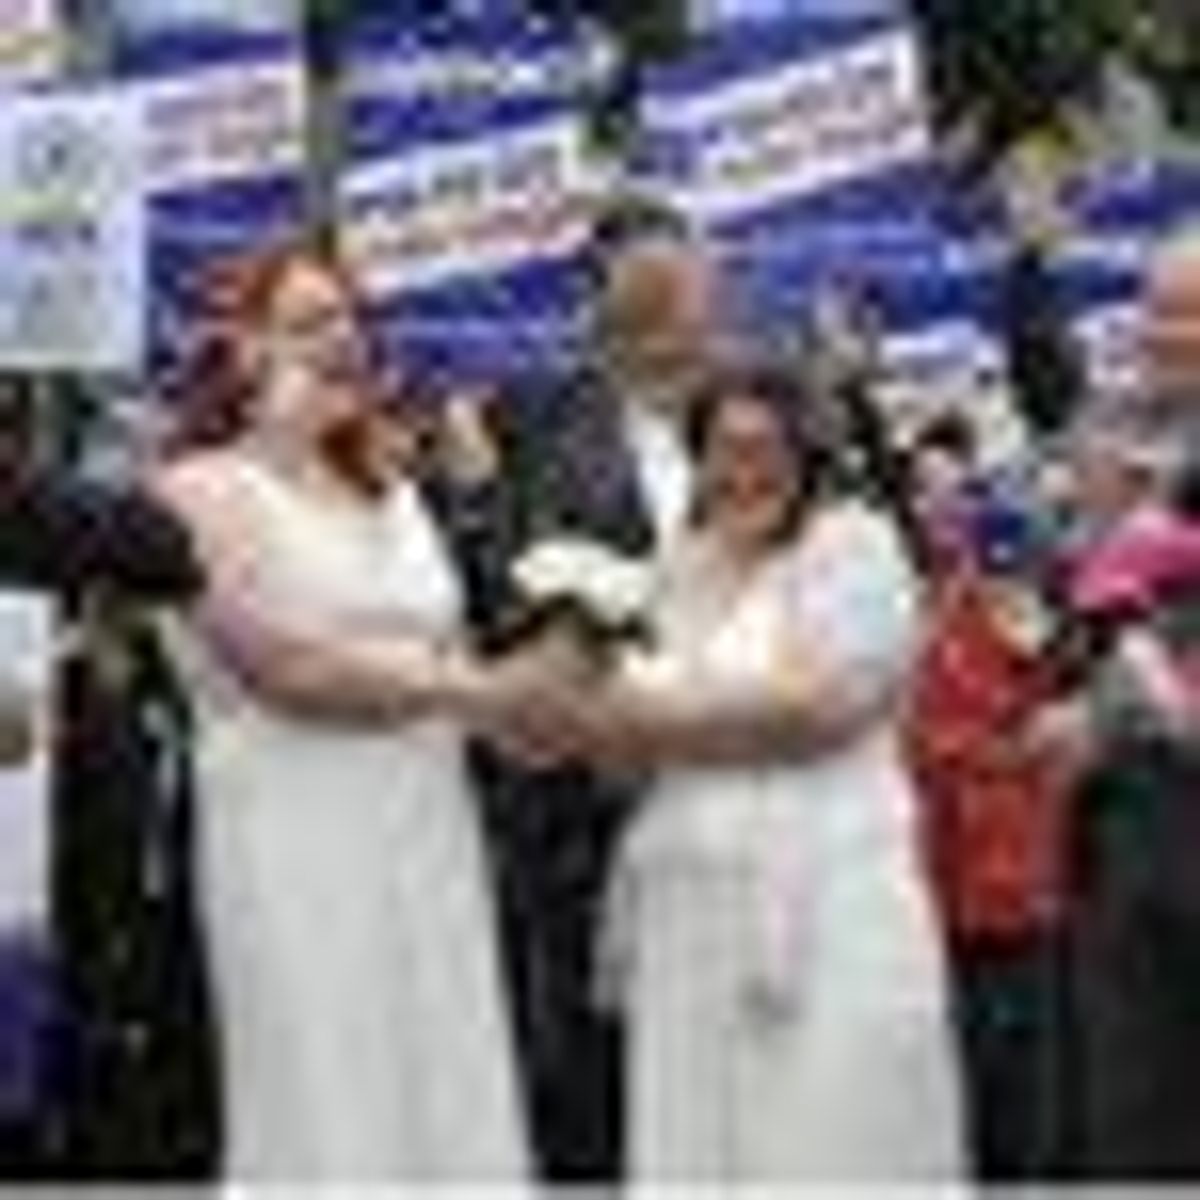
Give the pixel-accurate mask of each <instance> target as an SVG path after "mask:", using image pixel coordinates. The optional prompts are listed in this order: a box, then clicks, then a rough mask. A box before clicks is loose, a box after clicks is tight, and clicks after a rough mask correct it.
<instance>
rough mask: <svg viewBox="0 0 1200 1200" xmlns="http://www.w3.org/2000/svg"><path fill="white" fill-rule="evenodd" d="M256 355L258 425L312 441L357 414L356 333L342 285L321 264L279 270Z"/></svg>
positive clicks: (361, 379)
mask: <svg viewBox="0 0 1200 1200" xmlns="http://www.w3.org/2000/svg"><path fill="white" fill-rule="evenodd" d="M256 351H257V356H258V362H259V364H260V369H261V372H262V376H263V378H264V381H265V386H264V387H263V389H262V402H261V405H260V412H259V420H260V421H265V422H268V423H271V424H275V425H284V426H287V427H288V428H289V429H291V430H292V431H294V432H298V433H300V434H301V435H302V436H303V435H311V436H317V435H320V434H321V433H324V432H327V431H328V430H329V429H331V428H334V427H336V426H337V425H339V424H340V423H341V422H343V421H344V420H346V419H348V418H349V417H351V416H353V415H355V413H356V412H357V410H358V408H359V407H360V405H361V397H362V388H363V386H364V384H365V381H366V378H367V353H366V343H365V339H364V336H363V331H362V328H361V326H360V324H359V321H358V316H357V313H356V312H355V309H354V306H353V303H352V301H351V299H350V297H349V296H348V295H347V292H346V287H345V284H344V283H343V282H342V281H341V280H340V279H339V278H337V276H336V275H334V274H333V273H331V272H330V271H329V270H328V269H327V268H326V267H325V266H323V265H322V264H320V263H317V262H308V261H304V260H298V261H296V262H295V263H293V264H292V265H290V266H289V267H287V268H286V269H285V270H284V272H283V274H282V276H281V277H280V279H279V282H278V284H277V286H276V288H275V290H274V293H273V295H272V296H271V299H270V303H269V304H268V307H267V311H266V312H265V314H264V317H263V321H262V325H261V328H260V330H259V332H258V334H257V338H256Z"/></svg>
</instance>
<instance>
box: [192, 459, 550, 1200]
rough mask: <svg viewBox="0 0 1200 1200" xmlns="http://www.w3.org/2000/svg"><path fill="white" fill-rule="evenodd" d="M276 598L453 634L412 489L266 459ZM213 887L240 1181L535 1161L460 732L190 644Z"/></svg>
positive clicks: (265, 531) (258, 512)
mask: <svg viewBox="0 0 1200 1200" xmlns="http://www.w3.org/2000/svg"><path fill="white" fill-rule="evenodd" d="M216 469H220V470H223V471H225V472H227V473H228V476H229V478H228V480H227V483H228V486H230V487H235V488H237V489H239V491H240V492H241V495H242V498H243V502H244V503H245V505H246V508H247V511H248V512H249V513H250V514H251V515H250V516H249V517H248V520H253V521H254V522H255V523H256V525H255V539H256V542H257V543H258V544H259V545H260V546H263V547H265V553H264V561H265V562H266V563H267V564H268V566H267V568H266V570H267V585H268V587H269V588H270V589H271V590H272V591H273V592H274V594H275V598H276V600H277V602H278V603H279V604H280V605H281V606H283V607H284V608H285V609H286V608H287V607H291V608H292V609H294V610H297V611H299V612H303V613H307V614H309V616H314V615H315V616H319V617H320V618H321V619H322V620H324V621H327V622H329V623H331V624H333V625H334V626H339V625H340V626H344V627H345V628H346V630H347V631H353V630H354V629H355V628H360V629H361V628H367V627H371V626H374V627H376V628H378V629H382V628H385V627H388V626H393V627H397V628H409V629H414V630H418V631H423V632H428V633H431V634H435V635H441V634H452V633H453V632H454V631H455V629H456V628H457V623H458V619H459V597H458V593H457V588H456V585H455V581H454V579H453V576H452V575H451V571H450V567H449V565H448V563H447V561H446V559H445V556H444V554H443V552H442V549H441V547H440V546H439V545H438V543H437V539H436V535H435V532H434V530H433V528H432V527H431V524H430V522H429V520H428V519H427V517H426V514H425V513H424V511H423V509H422V508H421V505H420V503H419V500H418V497H417V496H416V494H415V492H414V490H413V489H412V488H411V487H409V486H407V485H401V486H400V487H399V488H398V489H397V490H396V491H395V493H394V494H393V495H392V496H391V497H390V498H389V499H388V500H387V501H386V502H385V503H383V504H381V505H379V506H378V507H377V509H375V510H374V511H372V510H371V509H370V508H367V507H365V506H364V507H362V508H361V509H360V508H359V507H358V506H349V505H347V506H346V507H345V508H344V509H338V508H335V507H326V506H321V505H319V504H317V503H315V502H314V501H313V500H311V499H308V498H306V497H305V496H304V495H303V494H301V493H299V492H298V491H297V490H295V489H294V488H293V487H292V486H291V485H289V484H287V483H286V482H285V481H284V480H283V478H282V477H278V476H276V475H274V474H273V473H272V472H271V471H270V470H269V469H267V468H265V467H264V466H262V465H259V464H257V463H255V462H254V461H252V460H251V459H249V458H244V457H241V456H237V455H229V456H226V458H225V460H224V462H223V463H222V465H221V466H220V467H219V468H216ZM187 649H188V650H190V655H189V657H190V661H191V682H192V684H193V687H194V690H195V694H196V696H197V698H198V709H199V715H200V735H201V736H200V765H201V772H200V780H201V793H200V796H201V801H200V802H201V813H202V817H201V820H202V832H201V839H200V840H201V870H200V881H201V882H200V886H201V888H202V893H203V895H202V900H203V905H204V911H205V915H206V918H207V931H208V937H209V945H210V950H211V955H212V962H213V967H214V973H215V979H216V989H217V995H218V1008H219V1014H220V1020H221V1037H222V1041H223V1047H224V1067H225V1085H226V1094H227V1131H228V1132H227V1136H228V1146H229V1150H228V1164H227V1167H228V1175H229V1176H230V1177H231V1178H232V1179H233V1180H240V1181H289V1180H290V1181H303V1182H305V1183H312V1182H365V1183H376V1182H401V1183H420V1182H433V1181H447V1180H449V1181H461V1182H485V1181H486V1182H500V1183H508V1184H515V1183H517V1182H519V1181H521V1180H524V1179H526V1178H527V1163H526V1152H525V1146H524V1142H523V1137H522V1131H521V1122H520V1119H519V1114H518V1100H517V1089H516V1083H515V1073H514V1063H513V1057H512V1048H511V1045H510V1035H509V1027H508V1023H507V1019H506V1016H505V1013H504V1008H503V1002H502V998H501V990H500V983H499V968H498V963H497V952H496V947H495V937H496V934H495V927H494V920H493V915H492V911H491V907H490V900H489V895H488V891H487V888H486V882H485V864H484V858H483V852H482V846H481V835H480V830H479V828H478V827H477V826H478V821H477V817H476V814H475V812H474V810H473V805H472V800H471V797H470V795H469V793H468V790H467V783H466V780H465V778H464V774H463V769H462V764H461V745H460V737H459V734H458V732H457V731H456V730H455V729H453V728H450V727H448V726H447V725H445V724H442V723H439V722H437V721H427V722H423V723H421V724H419V725H415V726H411V727H408V728H404V729H400V730H397V731H394V732H379V731H375V732H356V731H354V730H352V729H350V728H346V727H342V728H333V727H329V726H322V725H321V724H318V723H316V722H310V723H305V722H300V721H296V720H292V719H289V718H287V717H285V716H282V715H280V714H278V713H276V712H272V711H271V710H270V709H268V708H266V707H264V706H262V705H260V704H259V703H257V702H256V701H255V699H254V698H253V697H251V696H250V695H249V694H248V693H247V692H246V691H245V690H243V689H242V688H241V687H240V686H239V685H238V683H237V682H236V681H235V680H234V678H233V677H232V676H231V675H229V674H227V673H226V672H225V671H223V670H222V669H221V668H220V666H219V665H218V664H216V663H215V662H214V661H213V660H212V659H211V658H210V657H208V656H207V655H206V654H205V653H204V651H203V650H202V648H201V647H200V646H199V644H198V643H197V642H196V641H195V640H194V639H191V640H190V646H189V647H188V648H187Z"/></svg>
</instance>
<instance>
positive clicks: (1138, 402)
mask: <svg viewBox="0 0 1200 1200" xmlns="http://www.w3.org/2000/svg"><path fill="white" fill-rule="evenodd" d="M1145 304H1146V310H1145V327H1144V339H1145V340H1144V348H1145V368H1146V390H1145V393H1144V394H1143V395H1142V396H1141V397H1139V398H1137V399H1134V400H1132V401H1131V402H1130V407H1129V416H1130V418H1131V420H1130V423H1129V424H1128V425H1127V426H1126V427H1124V428H1123V429H1122V435H1123V437H1124V439H1125V441H1126V443H1127V445H1126V452H1128V451H1129V449H1130V444H1131V443H1132V442H1133V441H1135V440H1136V439H1137V437H1138V436H1139V430H1140V436H1142V437H1143V438H1144V439H1145V440H1146V442H1147V444H1149V445H1155V446H1157V447H1158V448H1159V450H1161V451H1163V452H1164V453H1166V454H1167V455H1168V459H1167V460H1165V461H1166V462H1167V464H1168V466H1169V467H1171V469H1170V470H1168V471H1166V472H1164V474H1165V476H1166V477H1165V479H1164V482H1163V483H1162V484H1161V485H1159V486H1158V487H1157V488H1156V489H1155V490H1156V491H1157V493H1158V496H1157V499H1156V498H1155V496H1154V495H1151V496H1149V497H1147V498H1146V500H1145V501H1143V502H1142V503H1141V504H1139V505H1137V506H1135V509H1136V510H1135V511H1134V512H1133V513H1132V514H1131V515H1129V516H1128V517H1126V518H1125V520H1124V521H1122V522H1120V523H1119V524H1118V525H1117V526H1116V528H1115V529H1113V530H1112V531H1111V532H1110V533H1109V534H1108V535H1107V537H1106V538H1104V539H1103V540H1101V542H1100V543H1099V545H1098V546H1097V547H1096V556H1097V560H1098V561H1113V562H1119V563H1121V564H1126V572H1127V573H1128V572H1129V571H1131V570H1137V569H1139V568H1138V567H1137V564H1138V563H1147V564H1153V562H1154V561H1155V556H1154V555H1152V554H1146V553H1142V552H1141V551H1142V550H1143V549H1145V548H1146V546H1147V538H1150V537H1152V536H1153V533H1154V530H1155V529H1157V528H1159V526H1160V525H1161V523H1162V518H1163V516H1164V514H1166V513H1167V512H1168V510H1170V509H1171V508H1172V507H1173V508H1174V516H1175V517H1176V518H1178V519H1181V520H1182V523H1183V524H1184V525H1185V526H1190V525H1191V523H1193V522H1195V521H1196V520H1197V519H1198V518H1200V514H1198V513H1195V512H1191V511H1187V510H1188V504H1187V503H1186V502H1185V501H1184V499H1183V494H1182V493H1183V491H1184V488H1183V484H1184V483H1185V481H1186V479H1188V478H1190V477H1192V476H1194V474H1195V471H1196V469H1197V467H1198V466H1200V238H1197V237H1196V236H1195V235H1192V234H1189V235H1187V236H1186V237H1184V238H1181V239H1177V240H1175V241H1173V242H1171V243H1169V244H1168V245H1167V246H1166V247H1165V248H1164V249H1163V250H1162V251H1161V252H1160V254H1159V255H1158V257H1157V259H1156V261H1155V263H1154V265H1153V267H1152V270H1151V272H1150V277H1149V281H1148V284H1147V291H1146V299H1145ZM1172 460H1173V462H1174V465H1173V467H1172V466H1171V462H1172ZM1176 493H1179V494H1178V495H1176ZM1156 509H1157V510H1158V511H1157V512H1156V511H1155V510H1156ZM1123 583H1124V586H1125V588H1126V590H1128V589H1129V587H1131V586H1134V587H1137V588H1138V589H1139V594H1142V593H1145V595H1148V596H1151V597H1152V599H1151V600H1150V602H1149V603H1148V604H1147V603H1143V604H1140V605H1139V607H1138V611H1137V612H1136V613H1134V612H1131V611H1128V610H1127V609H1123V610H1122V611H1121V612H1119V613H1118V614H1116V615H1117V617H1118V624H1117V625H1115V626H1113V622H1112V619H1111V618H1110V619H1109V622H1108V623H1109V625H1110V626H1113V629H1114V632H1113V633H1112V634H1111V636H1110V640H1109V644H1110V647H1111V651H1110V653H1109V654H1108V655H1104V656H1100V657H1099V661H1098V663H1097V667H1096V670H1095V672H1094V683H1093V687H1092V689H1091V705H1090V707H1091V711H1092V714H1093V718H1094V720H1095V722H1096V725H1095V728H1096V730H1097V731H1098V736H1099V746H1100V760H1099V763H1098V765H1097V767H1096V769H1095V770H1094V771H1093V772H1092V773H1091V777H1090V779H1089V780H1088V782H1087V784H1086V786H1085V789H1084V793H1083V797H1082V800H1083V803H1082V805H1081V813H1082V815H1083V816H1082V819H1083V821H1084V837H1083V845H1084V847H1085V868H1086V870H1085V875H1084V878H1085V881H1086V895H1085V897H1084V903H1083V904H1082V905H1081V906H1080V915H1079V928H1078V932H1079V937H1078V939H1077V942H1078V950H1079V953H1078V956H1077V961H1078V964H1079V968H1080V970H1079V984H1080V987H1079V996H1080V1005H1081V1007H1080V1022H1079V1026H1080V1037H1081V1049H1082V1066H1081V1078H1082V1082H1083V1094H1082V1100H1083V1103H1082V1107H1081V1116H1082V1121H1081V1134H1082V1152H1083V1165H1084V1168H1085V1171H1086V1173H1087V1174H1088V1175H1089V1176H1090V1177H1093V1178H1096V1179H1098V1180H1102V1181H1105V1182H1109V1181H1121V1180H1130V1181H1134V1180H1137V1181H1141V1180H1154V1181H1162V1180H1167V1181H1172V1182H1184V1181H1186V1182H1195V1181H1200V803H1198V801H1200V721H1197V722H1196V727H1195V729H1194V730H1193V729H1191V727H1190V721H1189V723H1188V725H1187V726H1185V727H1183V729H1182V732H1180V731H1179V730H1174V729H1172V728H1170V727H1169V726H1168V725H1167V724H1166V723H1163V722H1157V721H1155V720H1154V719H1153V708H1152V706H1150V707H1148V706H1147V704H1146V703H1145V695H1146V694H1144V693H1143V692H1142V690H1141V689H1139V688H1138V687H1137V686H1133V687H1132V688H1131V687H1130V684H1131V683H1135V681H1134V679H1133V677H1132V676H1131V675H1130V674H1129V671H1128V669H1127V668H1126V669H1124V670H1122V669H1120V667H1119V666H1116V669H1114V666H1115V665H1116V664H1118V663H1119V661H1120V660H1119V658H1118V657H1117V656H1119V655H1120V653H1121V647H1122V646H1123V645H1128V644H1130V643H1129V639H1131V638H1137V639H1143V640H1144V639H1147V638H1149V639H1151V640H1152V642H1153V644H1154V645H1155V646H1156V647H1157V648H1158V649H1159V651H1161V652H1162V654H1163V662H1164V663H1168V664H1170V663H1174V664H1178V665H1179V666H1182V664H1184V663H1185V662H1191V661H1194V656H1195V654H1196V653H1197V630H1198V628H1200V624H1198V623H1200V584H1197V585H1189V586H1187V587H1176V588H1174V589H1173V590H1172V591H1171V592H1170V593H1169V594H1167V593H1163V592H1162V591H1161V589H1159V590H1158V591H1155V588H1154V584H1153V581H1152V580H1145V581H1139V580H1138V579H1136V578H1127V579H1124V581H1123ZM1105 663H1107V664H1108V665H1107V666H1105V665H1104V664H1105ZM1183 677H1184V676H1183V674H1182V672H1180V675H1179V678H1181V679H1182V678H1183ZM1147 715H1149V716H1150V717H1151V719H1150V720H1149V721H1147V720H1145V719H1144V718H1145V717H1146V716H1147Z"/></svg>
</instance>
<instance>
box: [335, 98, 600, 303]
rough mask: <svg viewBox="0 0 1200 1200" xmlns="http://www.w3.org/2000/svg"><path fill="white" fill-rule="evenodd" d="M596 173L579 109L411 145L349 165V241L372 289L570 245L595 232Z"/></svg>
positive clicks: (413, 284) (503, 263) (344, 192)
mask: <svg viewBox="0 0 1200 1200" xmlns="http://www.w3.org/2000/svg"><path fill="white" fill-rule="evenodd" d="M596 183H597V174H596V171H595V169H594V167H593V164H592V161H591V160H590V159H589V158H588V155H587V151H586V147H585V144H584V140H583V135H582V132H581V130H580V126H579V122H578V120H577V119H576V118H575V117H574V115H570V116H567V117H557V116H556V117H551V118H548V119H546V120H544V121H541V122H539V123H536V124H534V125H531V126H529V127H527V128H521V129H516V130H507V131H503V132H502V131H493V132H491V133H487V132H485V133H484V134H482V135H481V136H480V137H478V138H475V139H472V140H469V141H464V142H460V143H450V144H448V145H435V146H424V147H413V148H411V149H410V150H409V151H408V152H407V153H406V154H404V155H403V156H402V157H399V156H398V157H396V158H388V159H383V160H380V161H379V162H373V163H365V164H363V165H361V166H358V167H355V168H354V169H353V170H351V171H350V172H348V173H347V175H346V176H345V178H344V179H343V181H342V188H341V198H340V202H341V226H340V228H341V234H342V241H343V248H344V250H345V253H346V256H347V259H348V261H349V262H350V264H351V266H352V268H353V269H354V271H355V272H356V274H357V276H358V277H359V278H360V279H362V280H363V282H364V284H365V286H366V288H367V290H368V291H369V292H370V293H371V294H373V295H387V294H390V293H393V292H400V291H404V290H408V289H415V288H422V287H430V286H434V285H437V284H441V283H445V282H447V281H449V280H452V279H455V278H461V277H464V276H471V275H479V274H483V273H487V272H491V271H503V270H505V269H507V268H510V267H513V266H515V265H519V264H521V263H525V262H529V261H531V260H535V259H538V258H550V257H555V256H557V255H566V254H569V253H571V252H572V251H574V250H576V249H578V248H579V246H580V245H581V244H582V243H583V240H584V238H585V237H586V235H587V229H588V222H589V220H590V218H591V214H592V211H593V203H594V202H593V197H594V194H595V189H596Z"/></svg>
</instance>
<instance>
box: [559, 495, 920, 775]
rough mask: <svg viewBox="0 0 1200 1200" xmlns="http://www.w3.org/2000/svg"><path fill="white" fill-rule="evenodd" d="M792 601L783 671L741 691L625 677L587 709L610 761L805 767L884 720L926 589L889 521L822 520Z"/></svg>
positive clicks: (850, 514)
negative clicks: (802, 763)
mask: <svg viewBox="0 0 1200 1200" xmlns="http://www.w3.org/2000/svg"><path fill="white" fill-rule="evenodd" d="M809 536H810V537H812V538H814V539H818V540H817V541H816V542H814V543H812V544H810V545H808V546H806V548H805V551H804V568H803V571H800V570H795V571H791V572H786V573H785V577H786V579H787V583H786V585H784V586H786V587H787V588H788V594H787V595H786V597H785V612H786V613H787V616H788V619H787V620H785V621H784V622H782V623H781V626H782V627H781V629H780V632H779V645H778V649H777V651H776V663H777V667H776V669H775V671H774V672H773V673H772V674H771V675H770V676H769V677H768V678H767V679H765V680H763V681H761V682H760V681H755V682H754V683H747V684H746V685H744V686H742V687H731V686H728V685H723V684H722V685H717V684H716V683H715V682H714V685H713V686H711V687H705V686H703V685H699V686H698V685H697V681H696V680H695V679H686V680H685V679H682V678H679V679H672V678H671V677H670V676H669V675H664V676H662V677H661V678H660V677H658V676H656V675H655V673H653V672H648V673H644V674H643V673H634V674H630V675H626V676H625V677H623V678H622V679H620V680H619V681H616V682H614V684H613V685H612V686H611V687H610V689H609V690H608V691H607V693H606V694H604V695H603V696H597V695H595V694H594V693H593V694H592V695H590V696H588V697H586V698H582V700H583V702H582V703H580V704H579V705H578V709H579V712H578V715H579V717H580V718H581V719H582V722H583V724H584V725H585V727H587V726H590V734H589V735H588V736H589V738H590V740H591V741H592V747H591V749H592V756H593V757H594V758H596V759H597V760H599V761H603V762H606V763H618V762H619V763H622V764H624V765H636V766H653V765H659V764H663V765H665V764H671V763H690V764H693V765H710V766H719V765H724V764H736V763H740V762H762V761H764V760H766V761H772V760H774V761H807V760H811V759H813V758H819V757H821V756H822V755H825V754H828V753H830V752H831V751H836V750H838V749H840V748H841V747H843V746H844V745H845V744H846V743H847V742H849V741H851V740H853V739H854V738H855V737H857V736H859V735H860V734H861V733H862V731H863V729H864V728H866V727H868V726H870V725H871V724H873V723H874V722H876V721H879V720H882V719H884V718H886V716H887V715H888V714H889V712H891V711H892V710H893V708H894V707H895V705H896V704H897V702H898V700H899V697H900V694H901V691H902V687H903V685H904V684H905V683H906V681H907V678H908V671H909V665H910V663H911V661H912V659H913V656H914V654H915V651H916V645H917V639H918V636H919V622H918V601H917V588H916V583H915V580H914V578H913V575H912V573H911V571H910V568H909V566H908V563H907V560H906V558H905V556H904V553H903V550H902V549H901V546H900V543H899V540H898V537H897V535H896V533H895V532H894V531H893V530H892V528H891V526H890V525H889V524H888V523H887V522H886V521H885V520H884V519H883V518H882V517H879V516H876V515H874V514H873V513H871V512H870V511H869V510H866V509H864V508H849V507H847V508H846V509H844V510H838V511H836V512H831V513H829V514H826V515H824V516H821V517H818V518H817V519H816V525H815V526H814V527H813V529H812V530H811V532H810V534H809Z"/></svg>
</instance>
